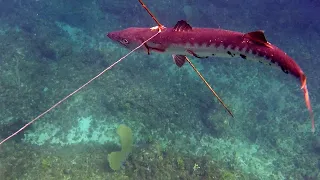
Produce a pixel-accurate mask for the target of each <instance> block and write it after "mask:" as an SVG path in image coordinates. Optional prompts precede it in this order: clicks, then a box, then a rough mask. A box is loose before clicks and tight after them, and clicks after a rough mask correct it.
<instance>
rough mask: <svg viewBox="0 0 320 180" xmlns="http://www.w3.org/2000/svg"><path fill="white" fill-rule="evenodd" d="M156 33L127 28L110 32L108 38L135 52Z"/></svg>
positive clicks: (145, 29) (144, 29)
mask: <svg viewBox="0 0 320 180" xmlns="http://www.w3.org/2000/svg"><path fill="white" fill-rule="evenodd" d="M155 33H156V32H155V31H151V30H150V29H149V28H127V29H124V30H120V31H113V32H110V33H108V34H107V37H109V38H110V39H111V40H112V41H114V42H116V43H118V44H120V45H121V46H123V47H125V48H127V49H130V50H133V49H134V48H136V47H137V46H139V45H140V44H141V43H143V41H145V40H146V39H148V38H149V37H151V36H152V35H153V34H155Z"/></svg>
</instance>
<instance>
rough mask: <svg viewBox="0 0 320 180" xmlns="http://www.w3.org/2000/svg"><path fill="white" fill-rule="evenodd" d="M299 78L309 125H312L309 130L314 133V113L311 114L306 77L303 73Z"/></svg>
mask: <svg viewBox="0 0 320 180" xmlns="http://www.w3.org/2000/svg"><path fill="white" fill-rule="evenodd" d="M300 80H301V89H302V91H303V94H304V100H305V101H306V105H307V108H308V110H309V115H310V119H311V125H312V127H311V128H312V129H311V131H312V132H313V133H314V132H315V125H314V115H313V111H312V107H311V103H310V98H309V92H308V88H307V77H306V76H305V75H304V74H303V75H302V76H301V78H300Z"/></svg>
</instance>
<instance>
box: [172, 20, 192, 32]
mask: <svg viewBox="0 0 320 180" xmlns="http://www.w3.org/2000/svg"><path fill="white" fill-rule="evenodd" d="M191 30H192V27H191V26H190V24H188V23H187V21H185V20H180V21H178V22H177V24H176V25H175V26H174V28H173V31H191Z"/></svg>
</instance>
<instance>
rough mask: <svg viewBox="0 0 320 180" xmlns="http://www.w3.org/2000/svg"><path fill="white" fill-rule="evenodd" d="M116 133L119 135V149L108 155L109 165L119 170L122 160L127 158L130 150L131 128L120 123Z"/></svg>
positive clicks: (131, 141) (131, 140)
mask: <svg viewBox="0 0 320 180" xmlns="http://www.w3.org/2000/svg"><path fill="white" fill-rule="evenodd" d="M117 134H118V135H119V137H120V143H121V151H117V152H112V153H110V154H109V155H108V161H109V166H110V167H111V169H113V170H119V169H120V167H121V164H122V162H123V161H124V160H125V159H126V158H127V156H128V154H129V153H130V152H131V150H132V143H133V138H132V130H131V129H130V128H129V127H128V126H126V125H124V124H121V125H120V126H119V127H118V129H117Z"/></svg>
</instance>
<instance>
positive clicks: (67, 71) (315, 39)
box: [0, 0, 320, 180]
mask: <svg viewBox="0 0 320 180" xmlns="http://www.w3.org/2000/svg"><path fill="white" fill-rule="evenodd" d="M145 3H146V4H147V6H148V7H149V8H150V10H151V11H152V12H153V13H154V14H155V16H156V17H157V18H158V19H159V21H160V22H161V23H162V24H164V25H165V26H167V27H172V26H174V25H175V24H176V22H177V21H178V20H181V19H184V20H187V21H188V22H189V23H190V24H191V25H192V26H195V27H211V28H222V29H228V30H233V31H239V32H250V31H255V30H264V31H265V35H266V38H267V40H268V41H270V42H271V43H273V44H274V45H276V46H278V47H280V48H281V49H282V50H283V51H285V52H286V53H287V54H288V55H290V56H291V57H293V58H294V59H295V60H296V62H297V63H298V64H299V65H300V66H301V68H302V69H303V71H304V72H305V74H306V75H307V77H308V88H309V93H310V99H311V104H312V106H313V111H314V113H315V120H316V132H315V133H311V131H310V130H311V123H310V119H309V114H308V111H307V108H306V107H305V102H304V97H303V93H302V92H301V90H300V83H299V81H298V80H297V79H296V78H294V77H292V76H290V75H287V74H285V73H283V72H282V71H281V70H279V69H277V68H271V67H268V66H265V65H263V64H260V63H255V62H252V61H244V60H242V59H241V58H232V59H229V58H208V59H197V58H194V57H190V59H191V61H192V62H193V63H194V64H195V66H196V67H197V69H198V70H199V71H200V72H201V73H202V74H203V76H204V77H205V78H206V79H207V81H208V82H209V83H210V84H211V86H212V87H213V89H214V90H215V91H217V93H218V94H219V95H220V96H221V98H222V99H223V100H224V102H225V103H226V104H227V105H228V107H229V108H230V109H231V111H232V112H233V114H234V116H235V117H234V118H232V117H230V116H229V114H228V113H227V112H226V111H225V110H224V108H223V107H222V106H221V105H220V104H219V102H218V101H217V100H216V99H215V98H214V96H212V93H211V92H210V91H209V90H208V89H207V87H206V86H205V85H204V83H203V82H202V81H201V80H200V78H199V77H198V76H197V74H196V73H195V72H194V71H193V70H192V68H191V67H190V66H189V65H187V64H186V65H184V66H183V67H181V68H178V67H177V66H176V65H175V64H174V62H173V60H172V57H171V55H167V54H161V53H154V52H152V53H151V55H147V54H146V53H133V54H132V55H130V56H129V57H127V58H126V59H124V60H123V61H122V62H121V63H120V64H118V65H116V66H115V67H114V68H112V69H111V70H109V71H107V72H106V73H105V74H104V75H102V76H101V77H100V78H98V79H96V80H95V81H93V82H92V83H91V84H89V85H88V86H87V87H85V88H84V89H82V90H81V91H80V92H79V93H77V94H75V95H74V96H72V97H71V98H69V99H68V100H67V101H65V102H64V103H62V104H61V105H59V106H58V107H56V108H55V109H54V110H52V111H51V112H49V113H48V114H46V115H45V116H44V117H42V118H40V119H39V120H37V121H36V122H35V123H33V124H32V125H31V126H29V127H28V128H27V129H25V130H24V131H22V132H20V133H19V134H18V135H17V136H15V137H14V138H12V139H10V140H8V141H6V142H5V143H3V144H1V145H0V179H1V180H2V179H3V180H7V179H8V180H11V179H19V180H20V179H32V180H36V179H41V180H42V179H44V180H47V179H93V180H96V179H110V180H113V179H119V180H120V179H137V180H138V179H148V180H149V179H161V180H166V179H168V180H169V179H225V180H227V179H228V180H230V179H308V180H309V179H320V174H319V168H320V165H319V164H320V163H319V157H320V138H319V128H318V126H317V125H318V124H319V122H318V119H319V118H318V112H319V111H320V105H319V100H317V99H319V98H320V94H319V92H320V91H319V87H320V83H319V77H320V74H319V71H318V70H317V69H318V67H317V66H319V67H320V64H319V59H320V57H319V56H320V55H319V53H318V52H319V45H320V41H319V39H320V38H319V36H320V34H319V32H320V23H319V18H318V17H319V10H320V4H319V2H317V1H291V0H281V1H280V0H273V1H251V0H250V1H249V0H241V1H223V0H218V1H214V2H213V1H206V0H199V1H191V0H190V1H188V0H181V1H151V0H148V1H147V0H146V1H145ZM155 25H156V24H155V23H154V21H153V20H152V18H151V17H150V16H149V15H148V14H147V12H146V11H145V10H144V9H143V8H142V7H141V5H140V3H139V2H138V1H125V0H123V1H111V0H95V1H84V0H78V1H75V0H69V1H61V0H52V1H46V0H25V1H9V0H2V1H1V0H0V42H1V43H0V98H1V103H0V117H1V119H0V139H1V140H2V139H4V138H6V137H7V136H9V135H10V134H12V133H13V132H15V131H16V130H18V129H19V128H21V127H22V126H23V125H25V124H26V123H27V122H29V121H30V120H32V119H33V118H35V117H36V116H38V115H39V114H41V113H42V112H44V111H45V110H47V109H48V108H50V107H51V106H52V105H54V104H55V103H56V102H58V101H59V100H61V99H62V98H63V97H65V96H66V95H68V94H69V93H71V92H73V91H74V90H75V89H77V88H78V87H80V86H81V85H82V84H84V83H86V82H87V81H88V80H90V79H91V78H92V77H94V76H96V75H97V74H98V73H100V72H101V71H103V70H104V69H106V68H107V67H108V66H109V65H111V64H112V63H114V62H115V61H117V60H118V59H119V58H121V57H122V56H124V55H125V54H126V53H128V52H129V51H128V50H127V49H125V48H122V47H120V46H118V45H117V44H116V43H114V42H113V41H111V40H110V39H109V38H108V37H106V34H107V33H108V32H112V31H116V30H121V29H125V28H127V27H153V26H155ZM121 124H125V125H126V126H127V127H129V128H130V129H131V130H132V138H133V142H132V147H131V145H130V148H129V147H128V146H125V145H124V144H126V143H123V142H126V140H125V139H126V138H129V139H130V137H131V135H123V134H119V133H118V134H117V128H118V127H119V126H120V125H121ZM128 136H130V137H128ZM123 137H126V138H123ZM121 142H122V143H121ZM129 144H130V143H129ZM124 147H126V149H130V153H127V151H125V152H126V153H125V157H123V158H120V160H121V161H119V163H120V169H117V170H114V168H112V165H111V163H110V154H111V153H112V152H116V151H119V152H120V151H123V149H124ZM128 151H129V150H128ZM108 157H109V158H108ZM110 165H111V166H110Z"/></svg>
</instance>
